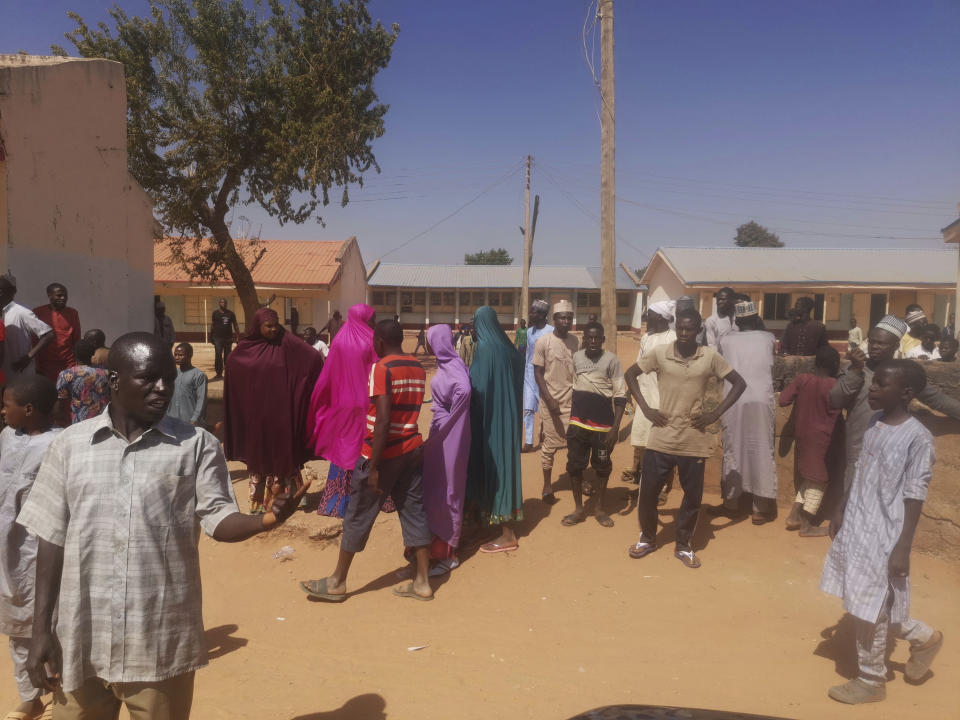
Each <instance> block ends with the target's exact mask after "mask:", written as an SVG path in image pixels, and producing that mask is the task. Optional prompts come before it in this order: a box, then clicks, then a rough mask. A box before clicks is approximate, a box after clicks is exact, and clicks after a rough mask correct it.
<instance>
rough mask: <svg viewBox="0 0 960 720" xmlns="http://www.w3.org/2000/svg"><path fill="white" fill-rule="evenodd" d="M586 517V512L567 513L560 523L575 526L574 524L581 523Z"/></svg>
mask: <svg viewBox="0 0 960 720" xmlns="http://www.w3.org/2000/svg"><path fill="white" fill-rule="evenodd" d="M586 519H587V517H586V513H583V514H582V515H577V514H576V513H575V512H572V513H570V514H569V515H565V516H564V518H563V520H561V521H560V524H561V525H566V526H567V527H573V526H574V525H579V524H580V523H582V522H583V521H584V520H586Z"/></svg>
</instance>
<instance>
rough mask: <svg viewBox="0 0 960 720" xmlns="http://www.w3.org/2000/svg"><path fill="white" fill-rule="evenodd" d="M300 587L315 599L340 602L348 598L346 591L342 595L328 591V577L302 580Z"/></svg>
mask: <svg viewBox="0 0 960 720" xmlns="http://www.w3.org/2000/svg"><path fill="white" fill-rule="evenodd" d="M300 588H301V589H302V590H303V591H304V592H305V593H306V594H307V595H309V596H310V597H312V598H314V599H315V600H324V601H326V602H335V603H340V602H343V601H344V600H346V599H347V594H346V593H343V594H340V595H334V594H331V593H328V592H327V579H326V578H320V579H319V580H301V581H300Z"/></svg>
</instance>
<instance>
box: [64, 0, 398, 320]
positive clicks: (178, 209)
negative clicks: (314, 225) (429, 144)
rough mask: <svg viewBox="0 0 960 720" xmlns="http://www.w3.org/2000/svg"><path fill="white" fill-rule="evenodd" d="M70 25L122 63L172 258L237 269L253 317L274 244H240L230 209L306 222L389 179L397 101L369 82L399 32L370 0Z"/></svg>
mask: <svg viewBox="0 0 960 720" xmlns="http://www.w3.org/2000/svg"><path fill="white" fill-rule="evenodd" d="M247 6H250V7H247ZM70 17H71V18H72V19H73V20H74V21H75V22H76V23H77V27H76V29H75V30H73V31H72V32H70V33H68V34H67V35H66V37H67V39H68V40H70V41H71V42H72V43H73V44H74V45H75V46H76V49H77V51H78V52H79V54H80V55H81V56H83V57H100V58H107V59H111V60H117V61H119V62H122V63H123V65H124V69H125V71H126V82H127V152H128V164H129V168H130V172H131V173H132V174H133V176H134V177H135V178H136V179H137V181H138V182H139V183H140V184H141V185H142V186H143V188H144V189H145V190H146V191H147V192H148V193H149V194H150V196H151V198H152V199H153V202H154V207H155V212H156V214H157V215H158V219H159V220H160V222H161V224H162V225H163V227H164V231H165V234H166V235H169V236H176V237H171V238H168V239H167V240H165V241H166V242H170V243H171V247H172V249H173V252H174V257H175V259H176V260H177V262H179V263H180V264H181V265H182V266H183V268H184V270H185V271H186V272H187V273H189V274H190V276H191V277H194V278H199V279H203V280H210V281H212V280H214V279H220V278H224V277H226V275H227V274H229V276H230V278H231V279H232V281H233V283H234V285H235V286H236V288H237V293H238V295H239V296H240V301H241V303H242V304H243V309H244V312H245V313H246V316H247V321H248V322H249V321H250V320H252V318H253V315H254V313H255V312H256V311H257V309H258V307H259V303H258V301H257V292H256V288H255V287H254V284H253V276H252V274H251V270H252V269H253V267H254V266H255V265H256V263H257V262H258V261H259V259H260V258H261V257H262V256H263V253H264V252H265V248H264V247H262V245H261V244H260V243H259V241H258V240H253V241H247V242H243V243H237V242H235V241H234V238H233V237H232V235H231V231H230V225H229V224H228V222H227V215H228V212H229V211H230V209H231V208H232V207H234V206H236V205H237V203H240V202H242V203H243V204H251V203H257V204H259V205H260V206H261V207H262V208H263V209H264V210H266V211H267V212H268V213H269V214H270V215H271V216H272V217H275V218H276V219H277V220H278V221H279V222H280V224H281V225H283V224H285V223H287V222H294V223H302V222H305V221H306V220H307V219H309V218H310V217H311V216H312V215H313V214H314V212H315V211H316V210H317V208H318V207H320V206H321V205H323V206H326V205H327V204H328V203H329V202H330V198H329V191H330V189H331V188H333V187H334V186H337V187H342V188H343V194H342V196H341V205H346V204H347V202H348V201H349V196H348V194H347V188H348V186H349V185H350V184H351V183H356V184H358V185H361V186H362V185H363V174H364V173H366V172H368V171H370V170H375V171H377V172H379V170H380V168H379V166H378V165H377V162H376V159H375V158H374V155H373V152H372V150H371V143H372V142H373V140H374V139H375V138H378V137H380V136H381V135H382V134H383V131H384V122H383V118H384V115H385V114H386V112H387V106H386V105H383V104H381V103H380V102H379V101H378V98H377V95H376V93H375V92H374V89H373V78H374V76H375V75H376V74H377V72H378V71H380V70H381V69H383V68H384V67H386V66H387V63H388V62H389V60H390V54H391V50H392V48H393V43H394V42H395V41H396V38H397V33H398V32H399V27H398V26H397V25H393V26H392V28H391V30H390V31H388V30H386V29H385V28H384V27H383V26H382V25H381V24H380V23H379V22H377V23H376V24H373V23H372V21H371V19H370V14H369V12H368V11H367V2H366V0H341V1H338V0H292V1H291V2H290V3H289V4H283V3H282V2H281V0H263V1H261V0H254V3H253V4H252V6H251V3H250V2H244V0H150V15H149V17H142V18H138V17H128V16H127V14H126V13H125V12H124V11H123V10H121V9H120V8H119V7H116V6H114V8H113V9H111V10H110V17H111V18H112V20H113V23H114V24H115V25H116V27H115V34H114V32H111V29H110V28H109V27H107V25H106V24H104V23H100V24H99V25H98V26H97V28H96V29H94V28H91V27H89V26H88V25H87V24H86V23H85V22H84V21H83V19H82V18H81V17H80V16H79V15H77V14H76V13H70ZM53 51H54V52H55V53H57V54H61V55H65V54H66V53H65V51H64V50H63V48H60V47H56V46H54V47H53ZM317 220H318V222H320V223H321V224H322V218H319V217H318V218H317Z"/></svg>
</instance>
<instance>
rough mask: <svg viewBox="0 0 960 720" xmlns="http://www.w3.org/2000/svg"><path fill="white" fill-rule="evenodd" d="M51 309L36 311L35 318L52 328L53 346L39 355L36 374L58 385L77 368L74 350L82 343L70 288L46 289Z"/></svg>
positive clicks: (48, 286)
mask: <svg viewBox="0 0 960 720" xmlns="http://www.w3.org/2000/svg"><path fill="white" fill-rule="evenodd" d="M47 298H48V299H49V300H50V303H49V304H48V305H41V306H40V307H38V308H34V310H33V314H34V315H36V316H37V317H38V318H40V319H41V320H43V322H45V323H46V324H47V325H49V326H50V327H52V328H53V342H52V343H50V344H49V345H47V346H46V347H45V348H44V349H43V350H41V351H40V353H39V354H38V355H37V372H38V373H40V374H41V375H46V376H47V377H48V378H50V379H51V380H53V381H54V382H56V381H57V377H58V376H59V375H60V373H61V372H63V371H64V370H66V369H67V368H69V367H73V366H74V365H76V364H77V361H76V358H74V356H73V346H74V345H76V344H77V343H78V342H80V337H81V336H80V315H79V314H78V313H77V311H76V310H74V309H73V308H71V307H67V288H66V287H64V286H63V285H61V284H60V283H50V284H49V285H47Z"/></svg>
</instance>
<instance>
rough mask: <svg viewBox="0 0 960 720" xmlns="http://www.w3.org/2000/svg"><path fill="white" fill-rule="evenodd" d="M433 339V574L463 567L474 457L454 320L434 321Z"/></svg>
mask: <svg viewBox="0 0 960 720" xmlns="http://www.w3.org/2000/svg"><path fill="white" fill-rule="evenodd" d="M427 342H428V343H429V347H430V348H432V350H433V353H434V354H435V355H436V357H437V374H436V375H434V377H433V380H431V381H430V392H431V393H432V394H433V420H431V421H430V435H429V436H428V437H427V442H426V444H425V445H424V451H423V505H424V507H425V508H426V511H427V522H428V524H429V526H430V531H431V532H432V533H433V536H434V537H433V542H432V543H431V545H430V558H431V560H437V561H439V562H437V563H436V564H435V565H434V567H433V568H432V569H431V571H430V574H431V575H433V576H436V575H442V574H443V573H445V572H448V571H449V570H452V569H453V568H455V567H457V565H459V562H458V561H457V546H458V545H459V544H460V528H461V526H462V524H463V501H464V497H465V495H466V486H467V461H468V459H469V457H470V372H469V371H468V370H467V366H466V365H465V364H464V362H463V360H461V359H460V356H459V355H458V354H457V351H456V349H455V348H454V347H453V331H452V330H451V329H450V326H449V325H434V326H433V327H431V328H430V329H429V330H428V331H427Z"/></svg>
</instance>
